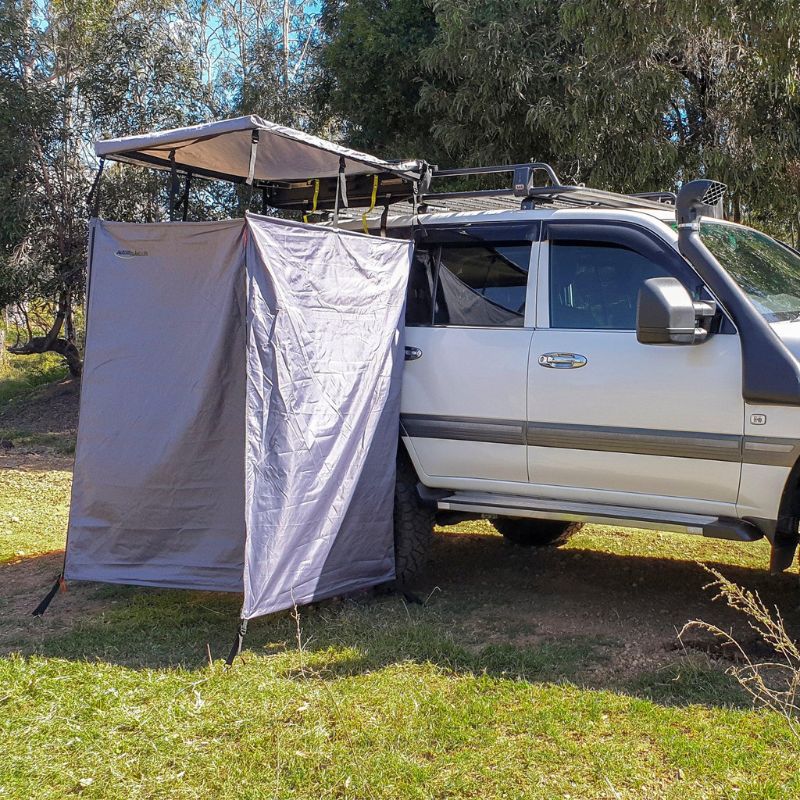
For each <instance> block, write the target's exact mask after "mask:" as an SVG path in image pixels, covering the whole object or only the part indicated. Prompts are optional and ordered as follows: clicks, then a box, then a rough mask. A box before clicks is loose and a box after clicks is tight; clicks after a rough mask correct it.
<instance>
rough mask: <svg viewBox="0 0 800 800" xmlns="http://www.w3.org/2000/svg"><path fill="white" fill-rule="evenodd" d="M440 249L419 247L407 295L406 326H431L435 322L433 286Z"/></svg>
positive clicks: (412, 267) (413, 262)
mask: <svg viewBox="0 0 800 800" xmlns="http://www.w3.org/2000/svg"><path fill="white" fill-rule="evenodd" d="M437 257H438V248H434V250H433V251H430V250H427V249H425V248H423V247H419V246H417V247H416V248H415V249H414V258H413V260H412V262H411V273H410V274H409V276H408V292H407V294H406V325H430V324H431V322H432V321H433V285H434V281H435V279H436V259H437Z"/></svg>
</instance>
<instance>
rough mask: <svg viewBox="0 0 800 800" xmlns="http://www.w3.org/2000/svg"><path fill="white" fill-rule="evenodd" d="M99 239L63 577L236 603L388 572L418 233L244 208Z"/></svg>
mask: <svg viewBox="0 0 800 800" xmlns="http://www.w3.org/2000/svg"><path fill="white" fill-rule="evenodd" d="M90 251H91V273H90V295H89V303H88V316H87V321H88V327H87V344H86V358H85V366H84V377H83V386H82V396H81V411H80V424H79V431H78V444H77V451H76V463H75V478H74V484H73V493H72V505H71V509H70V524H69V529H68V539H67V553H66V563H65V577H66V578H67V579H68V580H95V581H105V582H111V583H131V584H141V585H149V586H165V587H181V588H193V589H211V590H225V591H242V590H244V593H245V597H244V604H243V610H242V614H243V616H244V617H246V618H250V617H253V616H257V615H259V614H265V613H269V612H271V611H277V610H280V609H282V608H288V607H291V606H292V605H293V604H295V603H296V604H302V603H304V602H308V601H309V600H312V599H320V598H322V597H327V596H330V595H332V594H336V593H340V592H346V591H352V590H355V589H357V588H360V587H366V586H369V585H373V584H375V583H379V582H382V581H384V580H388V579H390V578H391V577H392V576H393V570H394V563H393V549H392V525H391V516H392V496H393V488H394V468H395V449H396V446H397V440H398V420H399V396H400V374H401V369H402V362H403V358H402V311H403V305H404V298H405V289H406V282H407V276H408V269H409V262H410V253H411V245H410V244H409V243H408V242H398V241H394V240H391V239H381V238H378V237H369V236H365V235H362V234H357V233H350V232H344V231H338V230H335V229H331V228H324V227H320V226H307V225H302V224H298V223H292V222H286V221H282V220H273V219H267V218H262V217H248V218H247V219H246V220H244V221H242V220H238V221H233V222H209V223H169V224H155V225H132V224H127V223H108V222H99V221H94V222H93V223H92V228H91V244H90Z"/></svg>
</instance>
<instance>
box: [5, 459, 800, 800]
mask: <svg viewBox="0 0 800 800" xmlns="http://www.w3.org/2000/svg"><path fill="white" fill-rule="evenodd" d="M70 478H71V462H70V459H69V458H68V457H66V456H64V455H60V454H58V453H56V452H51V451H47V450H46V449H45V448H42V447H41V446H37V447H30V448H28V449H26V447H24V446H21V445H18V446H17V447H15V448H14V449H13V450H10V451H8V453H6V454H5V455H2V458H0V753H1V754H2V758H0V798H6V797H9V798H11V797H13V798H64V797H72V796H76V797H77V796H80V797H85V798H126V800H134V798H137V799H138V798H147V799H148V800H149V799H150V798H170V799H172V798H217V797H230V798H309V799H311V798H314V799H315V800H316V798H329V797H330V798H334V797H335V798H359V799H360V798H445V797H448V798H450V797H452V798H461V797H464V798H480V799H481V800H490V799H494V798H521V797H529V798H543V800H544V799H545V798H547V799H548V800H549V799H550V798H572V799H573V800H578V799H579V798H608V800H616V799H617V798H626V800H627V799H629V798H680V800H687V798H709V799H710V798H739V799H742V798H796V797H798V796H800V770H798V759H799V758H800V743H798V741H797V740H796V739H795V738H793V736H792V734H791V733H790V731H789V728H788V726H787V725H786V723H785V721H784V720H783V719H781V718H780V717H779V716H778V715H776V714H773V713H770V712H765V711H759V710H753V709H752V708H751V707H750V704H749V703H748V701H747V699H746V698H745V697H744V696H743V694H742V693H741V692H740V691H739V689H738V688H737V687H736V686H735V685H734V684H733V683H732V682H731V680H730V679H729V678H728V677H727V676H726V675H725V674H724V668H725V667H726V666H727V665H729V663H730V662H729V661H726V660H725V658H724V657H723V656H722V655H720V654H719V653H718V652H716V651H714V650H713V648H712V647H709V649H706V650H704V649H703V647H702V646H701V643H698V644H697V647H688V648H687V649H682V648H681V647H680V645H678V644H677V642H676V638H675V630H676V628H680V627H681V625H682V624H683V623H684V622H685V621H686V620H687V619H689V618H691V617H694V616H703V617H704V618H707V619H709V620H710V621H714V622H718V623H720V624H723V625H729V626H730V625H735V624H736V622H735V620H734V618H733V617H732V616H730V612H729V611H728V610H727V609H725V608H723V607H721V606H720V604H718V603H713V602H712V601H711V598H710V596H709V594H708V592H706V591H705V590H704V589H703V585H704V583H706V581H707V576H706V575H705V573H704V572H703V570H702V569H701V567H700V566H699V565H698V564H697V563H696V561H697V560H702V561H707V562H710V563H714V564H716V565H717V566H719V567H720V568H721V569H723V571H725V572H726V574H729V575H730V576H731V577H733V578H734V579H736V580H737V581H739V582H740V583H744V584H746V585H748V586H750V587H752V588H756V589H758V590H759V591H760V592H761V593H762V594H763V595H764V596H765V598H767V599H768V600H769V601H770V602H777V603H779V604H780V605H781V609H782V611H783V612H784V613H785V615H786V617H787V622H788V623H789V625H790V626H794V628H797V627H798V626H799V625H800V612H798V610H797V608H796V607H797V600H798V595H797V591H798V587H797V574H796V570H794V569H793V572H792V574H790V575H786V576H782V577H781V578H779V579H777V580H772V581H771V580H770V579H769V578H768V577H767V576H766V575H765V573H764V572H763V568H764V566H765V563H766V559H767V555H768V552H767V549H766V547H765V546H764V545H763V543H756V544H755V545H750V546H741V545H736V544H733V543H728V542H715V541H708V540H703V539H700V538H694V537H688V536H679V535H672V534H657V533H648V532H635V531H628V530H616V529H611V528H603V527H597V526H588V527H586V528H584V529H583V530H581V531H580V532H579V533H577V534H576V535H575V536H574V537H573V538H572V539H571V540H570V542H569V543H568V545H567V546H565V547H564V548H560V549H548V550H545V551H539V552H531V551H528V550H522V549H519V548H515V547H511V546H509V545H507V544H506V543H505V542H504V541H503V540H502V539H501V537H499V536H498V535H497V534H495V533H494V532H493V529H492V528H491V526H490V525H489V524H488V523H484V522H476V523H469V524H464V525H462V526H459V527H458V528H455V529H453V528H450V529H446V530H445V531H442V532H441V535H439V536H438V537H437V541H436V544H435V547H434V552H433V558H432V564H431V569H430V572H429V574H428V576H426V577H425V578H423V579H421V580H420V582H419V584H418V585H417V586H416V587H415V588H416V590H417V591H418V593H419V594H420V596H421V597H422V598H423V599H424V600H425V601H426V602H425V604H424V605H421V606H420V605H408V604H406V603H405V602H404V601H403V600H402V599H400V598H399V597H397V596H393V595H388V596H373V595H371V594H364V595H361V596H359V597H355V598H350V599H347V600H339V601H331V602H326V603H322V604H319V605H317V606H314V607H311V608H307V609H301V610H300V615H299V620H296V619H295V618H293V616H292V615H291V614H288V613H286V614H278V615H274V616H272V617H268V618H263V619H258V620H255V621H253V622H252V623H251V628H250V631H249V633H248V636H247V639H246V640H245V650H244V654H243V657H242V658H241V659H240V660H238V661H237V662H236V664H235V665H234V667H233V668H232V669H226V668H225V667H224V666H223V659H224V656H225V654H226V653H227V650H228V648H229V646H230V643H231V641H232V638H233V633H234V629H235V623H236V618H237V616H238V615H237V612H238V606H239V602H240V600H239V598H238V597H235V596H229V595H223V594H208V593H196V592H181V591H166V590H145V589H136V588H133V587H115V586H103V585H96V584H83V585H80V584H75V585H71V586H70V588H69V591H68V592H66V593H62V594H60V595H59V596H57V597H56V599H55V601H54V603H53V605H52V606H51V608H50V610H49V611H48V613H47V615H45V617H44V618H42V619H34V618H32V617H31V616H30V611H31V609H32V608H33V607H34V606H35V605H36V603H37V602H38V600H39V599H40V598H41V596H42V595H43V594H44V593H45V592H46V591H47V589H48V588H49V586H50V584H51V583H52V580H53V578H54V577H55V575H56V574H57V573H58V570H59V568H60V559H61V554H60V552H53V551H54V550H55V551H58V550H60V549H61V548H63V544H64V528H65V522H66V514H67V507H68V493H69V486H70ZM741 630H742V632H743V634H746V628H745V627H742V628H741ZM712 644H713V643H712ZM209 654H210V656H211V659H209Z"/></svg>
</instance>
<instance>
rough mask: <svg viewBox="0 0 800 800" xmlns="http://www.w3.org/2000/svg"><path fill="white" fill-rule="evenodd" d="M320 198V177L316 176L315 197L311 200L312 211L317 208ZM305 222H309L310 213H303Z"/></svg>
mask: <svg viewBox="0 0 800 800" xmlns="http://www.w3.org/2000/svg"><path fill="white" fill-rule="evenodd" d="M318 199H319V178H314V198H313V199H312V200H311V213H312V214H314V213H315V212H316V210H317V200H318ZM303 222H308V214H303Z"/></svg>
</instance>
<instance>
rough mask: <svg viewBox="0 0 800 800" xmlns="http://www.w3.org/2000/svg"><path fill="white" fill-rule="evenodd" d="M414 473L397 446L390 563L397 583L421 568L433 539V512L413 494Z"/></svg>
mask: <svg viewBox="0 0 800 800" xmlns="http://www.w3.org/2000/svg"><path fill="white" fill-rule="evenodd" d="M418 480H419V479H418V478H417V473H416V471H415V470H414V466H413V464H412V463H411V459H410V458H409V457H408V455H407V453H406V452H405V451H404V448H403V445H402V444H401V445H400V448H399V451H398V454H397V479H396V481H395V490H394V560H395V574H396V576H397V580H398V581H401V582H405V581H407V580H409V579H410V578H413V577H414V576H416V575H419V574H420V572H422V570H423V569H424V568H425V565H426V564H427V561H428V554H429V552H430V547H431V542H432V540H433V521H434V509H433V508H428V507H427V506H424V505H423V504H422V503H421V501H420V499H419V494H418V493H417V483H418Z"/></svg>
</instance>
